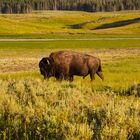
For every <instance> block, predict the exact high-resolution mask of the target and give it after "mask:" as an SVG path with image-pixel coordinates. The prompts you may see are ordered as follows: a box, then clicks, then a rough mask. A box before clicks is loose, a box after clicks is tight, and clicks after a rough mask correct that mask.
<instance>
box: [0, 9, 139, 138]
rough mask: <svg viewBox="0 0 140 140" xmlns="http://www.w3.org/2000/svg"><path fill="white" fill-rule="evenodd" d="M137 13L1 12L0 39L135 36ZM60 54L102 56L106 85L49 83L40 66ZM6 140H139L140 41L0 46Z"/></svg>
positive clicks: (0, 121)
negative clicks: (45, 59) (18, 13)
mask: <svg viewBox="0 0 140 140" xmlns="http://www.w3.org/2000/svg"><path fill="white" fill-rule="evenodd" d="M139 16H140V14H139V11H134V12H115V13H86V12H65V11H64V12H61V11H57V12H51V11H47V12H39V13H32V14H28V15H0V37H1V38H11V37H12V38H15V37H16V38H92V37H96V38H98V37H134V38H135V37H140V23H139ZM122 24H123V26H120V25H122ZM125 24H127V25H125ZM124 25H125V26H124ZM110 26H111V27H113V28H110ZM115 26H116V27H115ZM96 28H97V29H96ZM98 28H100V29H98ZM103 28H106V29H103ZM9 29H10V30H9ZM58 50H73V51H77V52H82V53H88V54H90V55H94V56H97V57H99V58H100V59H101V61H102V67H103V74H104V77H105V80H104V81H103V82H102V81H101V80H100V79H99V77H98V76H96V77H95V79H96V80H95V81H94V82H91V81H90V78H89V76H87V77H86V78H85V79H83V78H82V77H78V76H75V77H74V81H73V82H68V81H62V82H59V81H56V80H55V78H54V77H52V78H50V79H49V80H48V81H47V80H43V76H41V75H40V72H39V67H38V63H39V61H40V59H41V58H42V57H46V56H48V55H49V54H50V53H51V52H53V51H58ZM0 139H3V140H7V139H8V140H10V139H17V140H19V139H23V140H24V139H26V140H37V139H41V140H54V139H56V140H119V139H120V140H139V139H140V40H129V39H128V40H90V41H89V40H87V41H86V40H80V41H76V40H69V41H68V40H67V41H66V40H55V41H42V42H41V41H23V42H22V41H17V42H12V41H11V42H6V41H5V42H0Z"/></svg>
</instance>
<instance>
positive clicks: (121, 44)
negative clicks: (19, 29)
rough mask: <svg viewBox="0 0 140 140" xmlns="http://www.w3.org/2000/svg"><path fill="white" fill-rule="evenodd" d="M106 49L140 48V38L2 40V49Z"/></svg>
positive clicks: (0, 46) (0, 43)
mask: <svg viewBox="0 0 140 140" xmlns="http://www.w3.org/2000/svg"><path fill="white" fill-rule="evenodd" d="M79 48H80V49H82V48H83V49H105V48H140V40H87V41H86V40H79V41H75V40H69V41H68V40H60V41H44V42H38V41H35V42H32V41H30V42H28V41H26V42H0V49H1V50H2V49H3V50H6V49H8V50H24V49H27V50H28V49H33V50H35V49H79Z"/></svg>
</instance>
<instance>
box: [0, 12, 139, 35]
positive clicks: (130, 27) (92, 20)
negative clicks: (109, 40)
mask: <svg viewBox="0 0 140 140" xmlns="http://www.w3.org/2000/svg"><path fill="white" fill-rule="evenodd" d="M139 27H140V11H122V12H99V13H95V12H93V13H88V12H81V11H79V12H76V11H43V12H41V11H40V12H33V13H30V14H18V15H16V14H12V15H10V14H9V15H8V14H0V38H93V37H107V36H108V37H118V36H119V37H140V28H139Z"/></svg>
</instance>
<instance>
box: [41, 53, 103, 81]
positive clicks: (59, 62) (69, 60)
mask: <svg viewBox="0 0 140 140" xmlns="http://www.w3.org/2000/svg"><path fill="white" fill-rule="evenodd" d="M46 59H47V61H49V64H48V62H47V61H46ZM45 61H46V62H47V63H46V62H45ZM40 63H43V65H40ZM40 63H39V67H40V72H41V71H42V70H45V72H44V73H43V72H41V74H42V75H45V76H46V77H47V78H49V77H51V76H54V77H56V79H57V80H63V79H64V80H69V81H73V77H74V75H77V76H83V78H85V77H86V76H87V75H88V74H89V75H90V78H91V81H92V80H94V79H95V77H94V76H95V74H97V75H98V76H99V77H100V78H101V79H102V80H104V76H103V74H102V67H101V60H100V59H99V58H97V57H94V56H91V55H87V54H83V53H77V52H73V51H58V52H53V53H51V54H50V56H49V57H48V58H43V59H42V60H41V61H40ZM44 64H45V65H44ZM45 76H44V77H45Z"/></svg>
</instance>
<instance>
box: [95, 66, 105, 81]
mask: <svg viewBox="0 0 140 140" xmlns="http://www.w3.org/2000/svg"><path fill="white" fill-rule="evenodd" d="M96 73H97V75H98V76H99V77H100V78H101V79H102V80H104V76H103V73H102V66H101V64H100V65H99V68H98V70H97V72H96Z"/></svg>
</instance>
